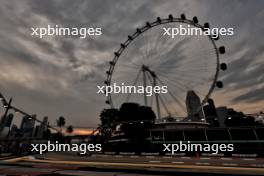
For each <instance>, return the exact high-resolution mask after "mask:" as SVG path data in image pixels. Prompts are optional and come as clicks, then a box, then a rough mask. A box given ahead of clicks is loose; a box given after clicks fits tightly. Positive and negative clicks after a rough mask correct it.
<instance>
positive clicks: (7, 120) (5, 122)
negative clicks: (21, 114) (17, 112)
mask: <svg viewBox="0 0 264 176" xmlns="http://www.w3.org/2000/svg"><path fill="white" fill-rule="evenodd" d="M13 118H14V115H13V114H8V115H7V116H3V117H2V118H1V121H0V136H1V137H6V136H7V135H8V133H9V130H10V126H11V124H12V121H13Z"/></svg>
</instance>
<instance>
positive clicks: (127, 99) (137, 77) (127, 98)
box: [125, 70, 141, 102]
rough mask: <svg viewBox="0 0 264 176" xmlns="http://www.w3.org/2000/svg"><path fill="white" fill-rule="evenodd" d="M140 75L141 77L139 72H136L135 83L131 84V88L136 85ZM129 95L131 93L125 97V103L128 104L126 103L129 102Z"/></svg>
mask: <svg viewBox="0 0 264 176" xmlns="http://www.w3.org/2000/svg"><path fill="white" fill-rule="evenodd" d="M140 75H141V70H139V71H138V74H137V76H136V79H135V81H134V82H133V85H132V86H135V85H136V84H137V82H138V79H139V77H140ZM131 93H132V92H130V93H129V94H128V95H127V97H126V101H125V102H128V101H129V99H130V96H131Z"/></svg>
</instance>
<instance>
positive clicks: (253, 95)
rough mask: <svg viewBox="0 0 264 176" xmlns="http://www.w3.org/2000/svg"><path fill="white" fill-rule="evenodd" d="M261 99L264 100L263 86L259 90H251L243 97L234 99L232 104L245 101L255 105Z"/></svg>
mask: <svg viewBox="0 0 264 176" xmlns="http://www.w3.org/2000/svg"><path fill="white" fill-rule="evenodd" d="M263 99H264V86H263V87H261V88H259V89H255V90H251V91H249V92H247V93H245V94H243V95H240V96H238V97H236V98H234V99H233V100H232V102H234V103H239V102H241V101H246V102H249V103H255V102H257V101H263Z"/></svg>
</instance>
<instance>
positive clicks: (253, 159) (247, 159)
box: [242, 158, 256, 161]
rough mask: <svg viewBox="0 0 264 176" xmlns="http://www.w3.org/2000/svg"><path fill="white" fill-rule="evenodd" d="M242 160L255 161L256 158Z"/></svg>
mask: <svg viewBox="0 0 264 176" xmlns="http://www.w3.org/2000/svg"><path fill="white" fill-rule="evenodd" d="M242 160H245V161H255V160H256V159H254V158H243V159H242Z"/></svg>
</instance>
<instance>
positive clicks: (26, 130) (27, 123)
mask: <svg viewBox="0 0 264 176" xmlns="http://www.w3.org/2000/svg"><path fill="white" fill-rule="evenodd" d="M34 125H35V119H33V118H31V117H28V116H24V117H23V120H22V122H21V126H20V131H21V133H22V134H23V137H32V135H33V130H34Z"/></svg>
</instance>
